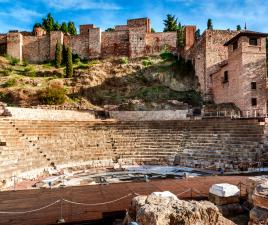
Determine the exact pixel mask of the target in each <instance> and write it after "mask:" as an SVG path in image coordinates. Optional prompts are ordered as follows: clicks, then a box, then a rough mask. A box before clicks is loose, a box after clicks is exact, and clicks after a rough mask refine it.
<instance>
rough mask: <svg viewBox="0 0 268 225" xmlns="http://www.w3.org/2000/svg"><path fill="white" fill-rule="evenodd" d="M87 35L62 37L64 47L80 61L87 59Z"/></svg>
mask: <svg viewBox="0 0 268 225" xmlns="http://www.w3.org/2000/svg"><path fill="white" fill-rule="evenodd" d="M88 42H89V39H88V35H77V36H66V35H65V36H64V45H66V46H70V47H71V48H72V51H73V53H74V54H78V55H79V57H80V58H82V59H88V58H89V49H88Z"/></svg>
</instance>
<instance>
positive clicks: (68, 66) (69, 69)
mask: <svg viewBox="0 0 268 225" xmlns="http://www.w3.org/2000/svg"><path fill="white" fill-rule="evenodd" d="M72 76H73V60H72V49H71V48H70V47H68V48H67V62H66V77H68V78H70V77H72Z"/></svg>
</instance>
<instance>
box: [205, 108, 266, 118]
mask: <svg viewBox="0 0 268 225" xmlns="http://www.w3.org/2000/svg"><path fill="white" fill-rule="evenodd" d="M203 117H223V118H224V117H229V118H264V117H265V118H268V114H267V112H266V110H251V111H250V110H248V111H246V112H245V113H244V114H241V113H240V112H237V111H235V110H231V111H227V110H224V111H218V110H217V111H214V112H206V113H204V114H203Z"/></svg>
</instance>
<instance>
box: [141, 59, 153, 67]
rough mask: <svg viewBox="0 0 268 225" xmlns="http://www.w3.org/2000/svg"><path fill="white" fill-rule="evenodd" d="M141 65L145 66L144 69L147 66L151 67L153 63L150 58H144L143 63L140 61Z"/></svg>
mask: <svg viewBox="0 0 268 225" xmlns="http://www.w3.org/2000/svg"><path fill="white" fill-rule="evenodd" d="M142 64H143V65H144V66H145V67H147V66H151V65H153V61H152V59H151V58H149V57H148V58H145V59H144V60H143V61H142Z"/></svg>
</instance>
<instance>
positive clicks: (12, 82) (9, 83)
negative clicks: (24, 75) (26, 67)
mask: <svg viewBox="0 0 268 225" xmlns="http://www.w3.org/2000/svg"><path fill="white" fill-rule="evenodd" d="M16 83H17V81H16V79H15V78H10V79H9V80H7V81H6V83H4V84H3V87H4V88H6V87H12V86H15V85H16Z"/></svg>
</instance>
